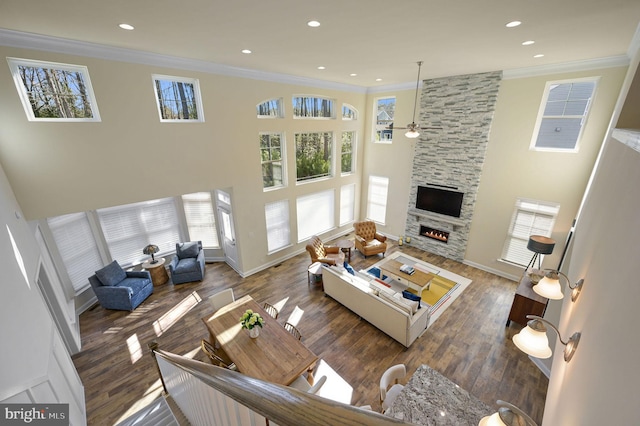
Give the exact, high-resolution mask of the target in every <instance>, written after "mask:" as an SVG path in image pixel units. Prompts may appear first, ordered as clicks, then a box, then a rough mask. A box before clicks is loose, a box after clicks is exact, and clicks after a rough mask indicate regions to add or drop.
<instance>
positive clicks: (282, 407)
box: [150, 347, 410, 426]
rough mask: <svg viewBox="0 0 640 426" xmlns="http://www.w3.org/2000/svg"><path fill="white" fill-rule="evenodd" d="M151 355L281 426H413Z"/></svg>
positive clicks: (221, 371) (184, 359)
mask: <svg viewBox="0 0 640 426" xmlns="http://www.w3.org/2000/svg"><path fill="white" fill-rule="evenodd" d="M150 349H151V348H150ZM151 351H152V352H153V353H154V354H155V355H156V356H159V357H162V358H163V359H165V360H166V361H167V362H170V363H172V364H174V365H176V366H177V367H179V368H180V369H182V370H183V371H185V372H187V373H189V374H191V375H193V376H194V377H196V378H198V379H199V380H201V381H202V382H203V383H205V384H207V385H208V386H210V387H212V388H213V389H215V390H217V391H218V392H221V393H223V394H224V395H226V396H227V397H229V398H232V399H234V400H236V401H237V402H239V403H240V404H242V405H244V406H246V407H248V408H250V409H251V410H253V411H255V412H256V413H258V414H260V415H262V416H264V417H265V418H267V419H269V420H271V421H273V422H275V423H277V424H278V425H281V426H286V425H291V426H299V425H306V426H321V425H322V426H326V425H328V424H329V425H333V424H339V425H346V426H348V425H364V424H366V425H410V423H406V422H403V421H400V420H396V419H393V418H391V417H386V416H384V415H382V414H380V413H376V412H375V411H369V410H363V409H360V408H357V407H354V406H351V405H346V404H342V403H340V402H336V401H332V400H329V399H326V398H322V397H320V396H317V395H312V394H309V393H306V392H302V391H299V390H297V389H294V388H291V387H287V386H281V385H278V384H274V383H269V382H265V381H262V380H259V379H255V378H252V377H249V376H245V375H244V374H241V373H239V372H236V371H231V370H228V369H226V368H221V367H217V366H215V365H209V364H205V363H203V362H200V361H196V360H193V359H191V358H187V357H184V356H181V355H176V354H173V353H170V352H166V351H163V350H160V349H157V347H156V348H154V349H151Z"/></svg>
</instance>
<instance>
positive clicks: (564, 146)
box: [531, 79, 597, 152]
mask: <svg viewBox="0 0 640 426" xmlns="http://www.w3.org/2000/svg"><path fill="white" fill-rule="evenodd" d="M596 81H597V80H596V79H583V80H577V81H564V82H548V83H547V85H546V87H545V91H544V96H543V98H542V103H541V105H540V112H539V113H538V119H537V122H536V130H535V132H534V134H533V138H532V140H531V149H535V150H550V151H573V152H576V151H577V150H578V142H579V140H580V136H581V135H582V129H583V127H584V123H585V121H586V118H587V114H588V112H589V106H590V105H591V100H592V98H593V94H594V91H595V88H596Z"/></svg>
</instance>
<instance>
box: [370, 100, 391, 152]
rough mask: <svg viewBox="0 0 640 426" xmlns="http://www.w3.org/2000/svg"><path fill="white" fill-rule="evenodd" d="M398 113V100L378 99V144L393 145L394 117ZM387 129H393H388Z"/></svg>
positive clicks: (376, 133) (376, 110)
mask: <svg viewBox="0 0 640 426" xmlns="http://www.w3.org/2000/svg"><path fill="white" fill-rule="evenodd" d="M395 112H396V98H395V97H391V98H380V99H376V105H375V114H376V117H377V119H376V128H375V129H374V130H375V135H376V140H375V141H376V142H377V143H391V140H392V139H393V117H394V115H395ZM387 127H391V128H390V129H387Z"/></svg>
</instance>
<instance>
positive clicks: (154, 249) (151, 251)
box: [142, 244, 160, 255]
mask: <svg viewBox="0 0 640 426" xmlns="http://www.w3.org/2000/svg"><path fill="white" fill-rule="evenodd" d="M159 251H160V249H159V248H158V246H156V245H154V244H149V245H148V246H146V247H145V248H143V249H142V253H144V254H151V255H153V254H155V253H157V252H159Z"/></svg>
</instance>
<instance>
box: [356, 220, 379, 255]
mask: <svg viewBox="0 0 640 426" xmlns="http://www.w3.org/2000/svg"><path fill="white" fill-rule="evenodd" d="M353 229H354V230H355V234H356V236H355V243H356V249H358V251H360V253H362V254H363V255H364V257H367V256H370V255H372V254H378V253H382V256H384V253H385V252H386V251H387V243H386V242H385V241H387V237H385V236H384V235H382V234H380V233H378V232H377V231H376V224H375V222H373V221H370V220H366V221H364V222H356V223H354V224H353Z"/></svg>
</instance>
